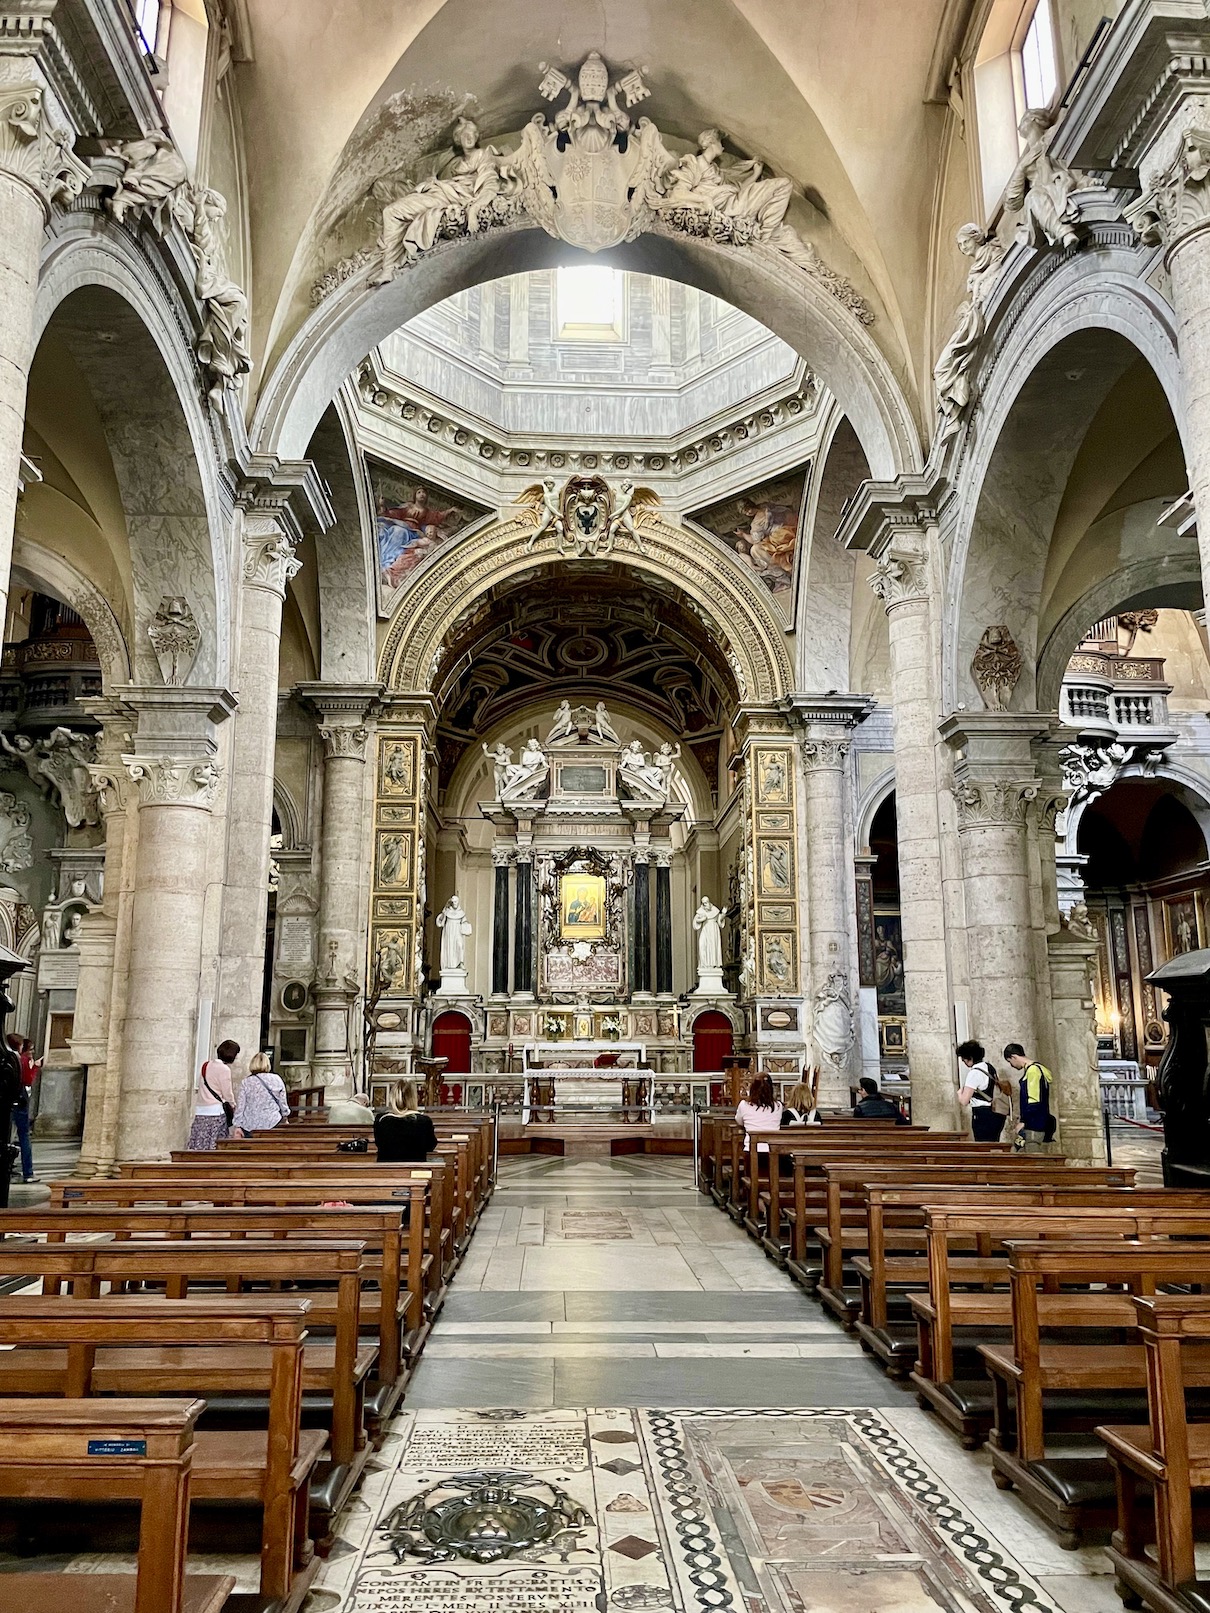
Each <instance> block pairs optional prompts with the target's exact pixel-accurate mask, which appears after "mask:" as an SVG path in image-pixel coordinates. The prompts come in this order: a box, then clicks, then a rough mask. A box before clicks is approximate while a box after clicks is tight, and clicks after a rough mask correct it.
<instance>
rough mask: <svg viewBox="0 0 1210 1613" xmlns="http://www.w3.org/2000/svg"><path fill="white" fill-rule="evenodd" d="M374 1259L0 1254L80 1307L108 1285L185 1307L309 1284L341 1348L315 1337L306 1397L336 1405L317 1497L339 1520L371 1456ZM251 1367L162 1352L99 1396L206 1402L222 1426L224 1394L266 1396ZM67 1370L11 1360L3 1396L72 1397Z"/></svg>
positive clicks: (12, 1268) (41, 1251)
mask: <svg viewBox="0 0 1210 1613" xmlns="http://www.w3.org/2000/svg"><path fill="white" fill-rule="evenodd" d="M364 1254H365V1245H364V1244H362V1243H359V1242H356V1241H354V1240H336V1239H332V1240H330V1241H323V1242H317V1241H315V1240H313V1239H307V1240H302V1239H300V1240H298V1241H290V1242H283V1241H280V1240H277V1241H265V1240H263V1239H262V1240H253V1239H242V1240H240V1242H239V1244H238V1246H237V1245H236V1244H235V1243H233V1242H232V1240H230V1239H224V1240H222V1241H219V1242H207V1241H203V1240H201V1239H189V1240H187V1241H180V1242H174V1241H172V1240H170V1239H166V1238H160V1239H154V1240H150V1239H149V1240H147V1241H145V1242H135V1241H133V1240H132V1241H129V1242H122V1243H112V1242H104V1243H58V1244H46V1243H30V1244H14V1243H12V1242H11V1241H10V1242H8V1243H6V1244H5V1245H4V1246H3V1248H2V1249H0V1265H2V1266H3V1269H4V1271H5V1273H6V1275H8V1276H17V1277H22V1278H25V1279H27V1280H31V1281H32V1280H35V1279H39V1278H41V1279H42V1280H43V1281H46V1280H47V1279H50V1281H51V1282H52V1283H54V1284H55V1285H57V1284H59V1283H63V1282H65V1283H66V1284H67V1285H68V1288H69V1292H70V1295H71V1297H72V1298H73V1299H92V1298H95V1297H97V1296H98V1295H99V1294H100V1291H101V1286H102V1284H104V1283H110V1284H113V1285H119V1284H128V1283H149V1282H155V1283H163V1284H164V1286H165V1297H166V1298H167V1299H185V1298H187V1297H189V1293H190V1289H191V1288H192V1289H193V1290H194V1294H195V1296H196V1293H197V1288H198V1285H201V1284H207V1283H209V1284H214V1283H222V1284H225V1285H227V1288H228V1290H229V1291H231V1292H235V1293H239V1292H243V1291H244V1290H245V1285H246V1284H248V1283H273V1284H281V1283H287V1282H294V1283H305V1284H307V1285H308V1291H307V1299H308V1301H309V1302H310V1304H309V1320H310V1321H311V1322H312V1323H313V1322H314V1318H315V1317H316V1315H317V1314H324V1313H325V1312H326V1319H327V1320H329V1321H331V1322H332V1323H334V1332H333V1338H332V1341H331V1342H328V1341H327V1340H324V1339H320V1338H316V1337H314V1336H312V1337H311V1338H309V1339H308V1342H307V1345H306V1348H305V1349H304V1352H303V1369H302V1370H303V1389H304V1390H305V1391H307V1392H308V1393H309V1394H311V1395H313V1396H320V1397H323V1398H324V1399H325V1400H326V1399H327V1398H329V1397H330V1402H331V1410H330V1413H327V1414H326V1415H327V1423H328V1436H329V1437H328V1443H329V1447H330V1453H329V1454H330V1460H329V1462H328V1464H327V1466H326V1469H325V1471H324V1474H323V1475H322V1477H321V1478H319V1480H318V1481H317V1484H316V1493H315V1501H316V1504H317V1507H318V1508H319V1509H320V1510H321V1511H322V1512H323V1513H325V1514H327V1515H329V1516H330V1515H331V1514H333V1513H335V1512H336V1511H338V1510H339V1508H340V1507H341V1506H342V1505H343V1504H344V1501H345V1499H346V1498H347V1496H348V1495H349V1493H350V1491H351V1490H352V1488H353V1486H354V1484H355V1483H356V1482H357V1479H358V1478H359V1477H360V1475H361V1472H362V1470H363V1468H364V1467H365V1464H366V1461H367V1459H368V1457H369V1454H370V1447H369V1445H368V1444H367V1443H366V1438H365V1429H364V1418H363V1404H364V1394H365V1383H366V1380H367V1378H368V1376H369V1373H370V1370H371V1368H372V1367H373V1365H374V1361H375V1358H376V1356H377V1354H378V1351H377V1347H376V1345H373V1344H368V1343H365V1342H363V1341H362V1340H361V1338H360V1337H359V1333H360V1307H361V1285H362V1282H363V1280H364V1278H365V1277H366V1275H367V1273H366V1272H365V1270H364V1267H363V1257H364ZM322 1283H330V1284H332V1285H334V1286H335V1289H336V1304H335V1307H334V1309H333V1308H332V1307H330V1305H325V1299H326V1296H325V1294H324V1293H323V1292H321V1291H319V1290H317V1289H315V1288H314V1287H312V1286H311V1285H314V1284H322ZM321 1308H322V1309H321ZM244 1365H245V1363H244V1362H235V1361H233V1360H232V1359H230V1358H227V1359H224V1360H222V1361H219V1362H217V1363H216V1362H212V1361H210V1360H209V1359H206V1358H204V1357H202V1358H199V1359H197V1360H193V1361H190V1362H185V1363H180V1364H177V1363H175V1362H173V1361H171V1360H166V1359H165V1357H164V1352H163V1351H162V1350H159V1349H156V1348H152V1349H149V1350H147V1351H146V1352H145V1353H144V1354H142V1355H140V1353H139V1352H138V1351H135V1352H131V1351H125V1352H123V1355H122V1359H121V1360H120V1361H119V1362H118V1363H117V1364H116V1365H115V1366H114V1367H113V1368H110V1367H109V1366H108V1365H102V1366H98V1367H97V1369H96V1372H95V1375H94V1376H95V1382H96V1386H97V1388H98V1390H100V1391H102V1392H105V1393H111V1394H133V1393H137V1392H139V1391H140V1390H141V1388H142V1385H143V1383H144V1382H145V1381H150V1382H151V1383H153V1384H154V1386H155V1387H157V1388H159V1389H161V1390H163V1389H166V1388H171V1389H172V1390H173V1391H174V1392H181V1391H187V1392H190V1393H199V1394H202V1393H205V1394H206V1395H207V1396H208V1398H209V1399H210V1400H211V1408H210V1411H211V1416H210V1417H208V1419H207V1420H208V1421H211V1420H216V1419H217V1416H218V1415H219V1414H220V1413H219V1409H218V1406H217V1405H216V1404H215V1402H216V1401H219V1400H220V1398H221V1393H222V1392H224V1391H225V1392H226V1394H227V1395H228V1396H235V1397H246V1396H249V1395H252V1396H259V1395H261V1394H263V1392H264V1381H263V1368H262V1363H261V1360H260V1358H259V1356H258V1355H257V1354H256V1352H253V1354H252V1356H251V1357H250V1358H249V1364H248V1365H249V1371H248V1373H247V1374H246V1375H241V1371H242V1368H243V1367H244ZM216 1369H220V1370H221V1371H222V1373H223V1381H222V1383H216V1382H215V1381H214V1380H213V1378H212V1377H210V1376H209V1374H210V1373H212V1372H213V1371H214V1370H216ZM68 1370H69V1368H68V1365H67V1364H66V1363H65V1364H63V1365H62V1366H58V1367H56V1366H55V1365H54V1364H53V1363H52V1364H48V1362H47V1360H46V1359H45V1358H42V1359H41V1360H30V1359H29V1358H28V1357H27V1355H26V1353H25V1352H23V1351H21V1350H13V1351H8V1352H0V1393H2V1394H6V1395H14V1394H18V1395H20V1394H25V1395H29V1394H54V1393H55V1392H56V1391H59V1392H61V1390H62V1384H63V1381H64V1373H65V1372H66V1371H68ZM144 1374H145V1375H146V1377H145V1378H144V1376H143V1375H144Z"/></svg>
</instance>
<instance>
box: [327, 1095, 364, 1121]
mask: <svg viewBox="0 0 1210 1613" xmlns="http://www.w3.org/2000/svg"><path fill="white" fill-rule="evenodd" d="M324 1107H325V1110H326V1111H327V1116H328V1124H329V1125H330V1126H368V1125H369V1124H370V1122H371V1120H373V1118H374V1116H373V1114H372V1113H371V1112H370V1100H369V1098H367V1097H366V1095H365V1093H364V1092H354V1093H352V1094H351V1096H349V1097H347V1098H332V1099H331V1100H330V1102H328V1103H327V1104H325V1105H324Z"/></svg>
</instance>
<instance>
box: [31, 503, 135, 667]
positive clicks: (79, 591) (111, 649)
mask: <svg viewBox="0 0 1210 1613" xmlns="http://www.w3.org/2000/svg"><path fill="white" fill-rule="evenodd" d="M12 574H13V576H14V577H15V578H16V579H17V580H18V581H19V582H22V583H24V584H25V585H26V586H27V587H30V588H37V589H38V590H40V591H43V592H46V593H49V594H53V595H54V596H55V597H56V598H57V599H61V600H62V601H63V603H64V604H65V605H70V606H71V608H72V610H74V611H75V612H76V613H77V615H79V616H80V618H81V619H82V620H83V622H84V625H85V627H87V629H88V631H89V634H90V635H91V638H92V641H93V644H94V645H95V646H96V651H97V657H98V659H99V661H100V663H101V673H102V677H103V682H104V686H105V688H106V689H112V688H113V687H114V685H115V684H121V683H129V682H130V676H131V672H130V652H129V649H128V648H127V644H126V636H125V634H124V633H123V631H122V627H121V624H120V623H119V621H118V618H117V615H116V614H115V612H114V609H113V606H112V605H111V604H110V602H109V600H108V599H107V598H106V597H105V595H104V594H103V593H102V592H101V590H100V589H99V588H98V587H97V586H96V584H95V583H93V582H91V581H90V580H89V579H88V578H87V577H86V576H85V575H84V574H83V572H81V571H80V570H79V569H78V568H77V567H75V566H73V565H72V564H71V562H70V561H69V560H67V559H66V558H65V557H64V556H63V555H60V554H56V553H55V552H54V551H53V550H52V549H47V548H45V547H44V546H43V545H42V544H40V543H37V542H35V541H34V540H33V539H32V538H29V537H26V536H25V535H24V534H22V533H21V532H20V531H18V532H17V534H16V536H15V537H14V539H13V562H12Z"/></svg>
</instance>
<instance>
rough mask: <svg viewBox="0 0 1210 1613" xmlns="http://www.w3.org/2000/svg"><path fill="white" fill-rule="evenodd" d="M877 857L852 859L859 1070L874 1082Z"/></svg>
mask: <svg viewBox="0 0 1210 1613" xmlns="http://www.w3.org/2000/svg"><path fill="white" fill-rule="evenodd" d="M877 861H878V859H877V857H871V856H868V855H864V856H862V855H858V856H855V857H854V858H853V871H854V880H853V884H854V894H855V896H856V898H857V992H858V1009H857V1045H858V1048H859V1051H860V1057H861V1073H862V1075H868V1076H870V1077H871V1078H872V1079H873V1080H875V1081H877V1080H878V1078H879V1076H880V1074H881V1071H882V1057H881V1049H880V1047H879V1044H878V987H877V980H876V976H875V973H874V864H875V863H876V862H877Z"/></svg>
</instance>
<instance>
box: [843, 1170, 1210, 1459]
mask: <svg viewBox="0 0 1210 1613" xmlns="http://www.w3.org/2000/svg"><path fill="white" fill-rule="evenodd" d="M886 1191H893V1190H889V1189H888V1190H886ZM985 1191H987V1192H989V1193H993V1194H994V1195H995V1198H996V1200H998V1201H999V1202H984V1203H974V1202H972V1200H973V1195H972V1193H971V1192H969V1191H968V1192H966V1193H963V1192H962V1191H961V1190H960V1189H954V1190H953V1191H952V1193H951V1194H950V1196H949V1198H950V1202H948V1203H947V1204H945V1205H937V1204H934V1205H931V1206H930V1207H929V1208H928V1210H927V1222H928V1225H927V1235H928V1277H927V1283H928V1287H927V1290H926V1291H925V1292H923V1293H919V1292H912V1293H911V1294H910V1304H911V1308H912V1311H913V1313H914V1315H915V1317H916V1321H917V1328H918V1340H917V1360H916V1363H915V1366H914V1369H913V1371H912V1375H911V1377H912V1384H913V1386H914V1387H915V1390H916V1395H917V1399H918V1400H919V1401H920V1403H921V1404H922V1405H926V1406H928V1407H929V1408H931V1409H932V1410H934V1411H936V1412H937V1413H938V1415H939V1416H940V1417H941V1418H942V1420H943V1421H944V1422H946V1423H947V1424H948V1425H949V1426H950V1427H951V1428H953V1429H954V1431H955V1432H956V1433H957V1434H958V1436H959V1437H960V1439H961V1440H962V1443H963V1444H964V1445H965V1446H966V1447H967V1448H968V1449H973V1448H974V1447H975V1446H977V1445H980V1444H982V1443H983V1440H984V1439H985V1437H986V1435H987V1433H988V1430H989V1429H990V1427H991V1423H992V1395H991V1385H990V1383H989V1382H988V1381H987V1379H986V1376H985V1375H983V1374H980V1375H979V1376H977V1377H975V1378H973V1379H972V1378H970V1377H969V1376H959V1371H958V1366H959V1360H960V1359H961V1362H962V1366H963V1371H964V1373H967V1374H969V1372H970V1371H971V1370H972V1368H971V1363H970V1358H971V1357H972V1356H974V1354H975V1350H976V1348H977V1346H978V1345H979V1344H982V1343H999V1342H1003V1336H1004V1334H1005V1332H1006V1331H1008V1330H1010V1329H1011V1326H1012V1300H1011V1296H1010V1294H1009V1268H1008V1244H1009V1243H1010V1242H1011V1241H1013V1240H1018V1239H1019V1238H1020V1234H1021V1232H1022V1229H1023V1227H1025V1226H1028V1228H1029V1231H1030V1233H1031V1234H1036V1235H1037V1237H1038V1238H1039V1239H1046V1238H1051V1239H1055V1238H1057V1239H1059V1240H1066V1241H1070V1240H1071V1239H1072V1238H1075V1237H1079V1238H1081V1239H1082V1238H1084V1237H1091V1238H1096V1237H1098V1236H1102V1235H1103V1236H1112V1237H1115V1238H1116V1237H1122V1238H1151V1237H1156V1236H1173V1237H1178V1236H1189V1235H1194V1234H1196V1233H1198V1232H1199V1230H1201V1229H1202V1228H1205V1229H1206V1230H1207V1231H1210V1224H1208V1223H1210V1206H1208V1205H1207V1203H1206V1199H1205V1195H1204V1194H1197V1193H1176V1192H1173V1191H1171V1190H1169V1189H1166V1188H1155V1189H1136V1190H1132V1191H1128V1192H1117V1191H1113V1190H1106V1191H1104V1192H1101V1193H1097V1192H1095V1191H1088V1190H1081V1189H1079V1188H1064V1187H1038V1188H1036V1189H1034V1190H1032V1192H1030V1191H1029V1190H1026V1189H1020V1190H1017V1196H1016V1197H1015V1198H1010V1193H1011V1192H1012V1191H1013V1190H1010V1189H1007V1188H1003V1187H997V1188H992V1189H986V1190H985ZM918 1196H919V1197H921V1198H924V1197H933V1198H935V1197H936V1193H935V1190H933V1189H921V1190H920V1191H919V1195H918ZM1182 1201H1183V1202H1182ZM955 1239H959V1240H961V1241H962V1242H963V1243H965V1244H967V1245H968V1246H969V1244H970V1243H971V1241H972V1239H973V1240H974V1241H975V1242H976V1244H977V1246H978V1251H979V1254H980V1256H981V1257H982V1258H981V1261H980V1265H981V1266H982V1268H983V1270H982V1271H981V1272H980V1273H979V1276H980V1278H981V1280H980V1282H979V1283H978V1285H976V1284H974V1283H972V1282H971V1280H970V1279H971V1276H972V1272H971V1270H970V1269H969V1262H968V1257H967V1256H966V1255H965V1254H961V1255H960V1256H959V1257H958V1258H957V1259H955V1258H954V1251H953V1243H954V1240H955ZM993 1257H998V1259H999V1262H1000V1263H999V1264H998V1265H996V1264H994V1263H993V1264H991V1267H990V1274H989V1270H988V1266H989V1262H992V1261H993ZM956 1290H957V1291H956ZM1060 1297H1061V1296H1060ZM1050 1303H1051V1296H1049V1295H1047V1294H1043V1295H1041V1296H1040V1299H1039V1307H1040V1308H1039V1315H1040V1316H1041V1317H1042V1318H1043V1322H1045V1318H1046V1316H1047V1310H1048V1307H1049V1306H1050ZM860 1325H861V1324H859V1326H860ZM874 1335H875V1330H874V1329H873V1328H872V1327H871V1329H870V1330H869V1336H870V1337H873V1336H874ZM884 1336H885V1335H884ZM975 1366H976V1367H978V1366H981V1363H980V1362H978V1361H977V1358H976V1362H975Z"/></svg>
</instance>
